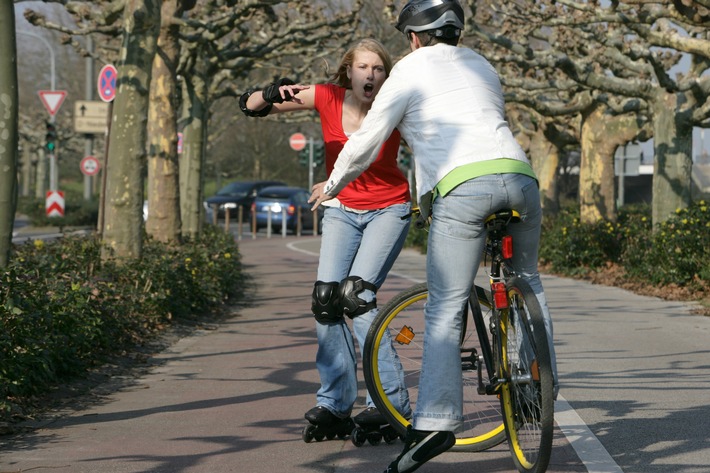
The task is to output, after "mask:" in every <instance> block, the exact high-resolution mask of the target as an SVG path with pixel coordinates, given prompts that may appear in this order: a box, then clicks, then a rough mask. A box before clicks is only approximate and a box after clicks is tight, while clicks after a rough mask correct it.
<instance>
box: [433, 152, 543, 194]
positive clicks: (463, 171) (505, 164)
mask: <svg viewBox="0 0 710 473" xmlns="http://www.w3.org/2000/svg"><path fill="white" fill-rule="evenodd" d="M488 174H525V175H526V176H530V177H532V178H533V179H537V176H535V172H534V171H533V169H532V167H531V166H530V165H529V164H528V163H526V162H523V161H518V160H517V159H509V158H502V159H491V160H488V161H481V162H477V163H471V164H466V165H464V166H459V167H457V168H456V169H454V170H453V171H451V172H450V173H448V174H447V175H446V176H444V178H443V179H442V180H440V181H439V183H438V184H437V185H436V187H435V188H434V194H435V195H441V196H445V195H446V194H448V193H449V192H451V191H452V190H453V189H454V188H455V187H456V186H458V185H459V184H461V183H462V182H466V181H468V180H470V179H473V178H475V177H481V176H486V175H488Z"/></svg>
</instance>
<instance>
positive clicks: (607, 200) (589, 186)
mask: <svg viewBox="0 0 710 473" xmlns="http://www.w3.org/2000/svg"><path fill="white" fill-rule="evenodd" d="M641 132H642V125H641V124H639V122H638V117H637V115H636V114H628V115H612V114H611V113H609V111H608V110H607V109H606V107H604V106H602V105H598V106H596V107H594V108H593V109H592V110H591V112H590V113H587V114H585V117H584V121H583V123H582V138H581V146H582V161H581V163H580V167H579V203H580V221H581V222H583V223H595V222H598V221H599V220H608V221H610V222H615V221H616V210H617V209H616V185H615V179H614V153H615V152H616V148H617V147H619V146H621V145H624V144H626V143H628V142H629V141H631V140H634V139H636V138H637V137H638V136H639V134H640V133H641Z"/></svg>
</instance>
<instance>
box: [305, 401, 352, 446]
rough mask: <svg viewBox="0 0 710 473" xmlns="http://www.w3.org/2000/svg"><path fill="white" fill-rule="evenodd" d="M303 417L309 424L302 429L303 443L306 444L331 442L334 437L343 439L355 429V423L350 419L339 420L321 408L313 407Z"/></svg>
mask: <svg viewBox="0 0 710 473" xmlns="http://www.w3.org/2000/svg"><path fill="white" fill-rule="evenodd" d="M304 417H305V418H306V420H307V421H308V422H309V423H308V425H306V426H305V427H304V428H303V434H302V435H303V441H304V442H306V443H310V442H311V441H313V440H315V441H316V442H320V441H321V440H323V439H324V438H325V439H328V440H333V439H334V438H335V437H338V438H339V439H344V438H346V437H347V436H348V435H350V432H352V430H353V429H354V428H355V423H354V422H353V420H352V419H351V418H350V417H346V418H345V419H341V418H340V417H337V416H336V415H335V414H333V413H332V412H330V411H329V410H328V409H326V408H325V407H323V406H316V407H314V408H313V409H311V410H310V411H308V412H306V415H305V416H304Z"/></svg>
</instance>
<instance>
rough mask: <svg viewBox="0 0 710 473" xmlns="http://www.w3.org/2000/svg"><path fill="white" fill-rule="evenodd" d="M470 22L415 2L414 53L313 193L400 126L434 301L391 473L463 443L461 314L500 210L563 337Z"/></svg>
mask: <svg viewBox="0 0 710 473" xmlns="http://www.w3.org/2000/svg"><path fill="white" fill-rule="evenodd" d="M463 27H464V12H463V9H462V7H461V6H460V5H459V3H458V2H457V1H456V0H412V1H410V2H408V3H407V4H406V5H405V6H404V8H403V9H402V11H401V12H400V15H399V21H398V23H397V29H398V30H399V31H401V32H402V33H404V35H405V37H406V38H407V41H408V42H409V46H410V49H411V51H412V52H411V53H410V54H409V55H407V56H406V57H405V58H403V59H402V60H400V61H399V63H397V64H396V65H395V67H394V68H393V69H392V73H391V75H390V77H389V79H388V80H387V82H385V84H384V85H383V86H382V89H381V90H380V93H379V95H378V96H377V98H376V99H375V101H374V103H373V105H372V108H371V110H370V112H369V113H368V115H367V117H366V118H365V120H364V121H363V123H362V126H361V127H360V130H359V131H358V132H357V133H355V134H353V135H352V136H351V137H350V140H349V141H348V143H347V144H346V145H345V147H344V148H343V150H342V152H341V153H340V155H339V157H338V160H337V162H336V164H335V168H334V169H333V172H332V173H331V174H330V176H329V177H328V179H327V180H326V181H325V182H322V183H319V184H316V185H315V186H314V187H313V194H312V196H311V202H314V208H315V207H317V206H318V205H319V204H320V203H321V202H324V201H325V200H328V199H331V198H333V197H334V196H336V195H337V194H338V192H339V191H340V190H341V189H342V188H343V187H344V186H345V185H346V184H347V183H348V182H350V181H351V180H352V179H354V178H355V177H356V176H358V175H359V174H360V173H361V172H363V171H364V170H365V169H367V167H368V165H369V164H370V162H372V161H373V160H374V159H375V157H376V156H377V151H378V150H379V148H380V146H381V145H382V143H383V142H384V140H385V139H386V138H387V137H388V136H389V135H390V133H391V132H392V130H393V129H394V128H395V127H397V129H399V130H400V132H401V133H402V137H403V138H404V139H405V141H406V142H407V144H408V145H409V146H410V147H411V149H412V151H413V153H414V157H415V172H416V180H417V192H418V198H419V203H420V207H421V208H422V211H423V212H424V213H425V214H426V213H429V212H431V217H432V218H431V226H430V229H429V240H428V253H427V283H428V286H429V298H428V302H427V305H426V309H425V320H426V336H425V340H424V354H423V363H422V373H421V376H420V386H419V398H418V401H417V405H416V410H415V413H414V416H413V421H412V423H413V429H412V430H410V432H409V434H408V436H407V439H405V447H404V450H403V452H402V454H401V455H400V456H399V457H398V458H397V460H395V461H394V462H392V464H390V466H389V468H388V469H387V472H389V473H404V472H410V471H414V470H416V469H417V468H419V466H421V465H422V464H423V463H424V462H426V461H427V460H429V459H431V458H433V457H434V456H436V455H438V454H440V453H442V452H444V451H446V450H448V449H449V448H450V447H451V446H452V445H453V444H454V442H455V437H454V434H453V432H455V431H456V430H457V429H459V428H460V426H461V423H462V402H463V401H462V384H461V383H462V379H461V367H460V352H459V341H460V338H459V337H460V332H461V319H462V313H463V308H464V307H465V305H466V301H467V298H468V295H469V291H470V288H471V286H472V285H473V281H474V278H475V276H476V269H477V268H478V266H479V264H480V261H481V257H482V252H483V247H484V244H485V236H486V235H485V227H484V221H485V219H486V217H488V216H489V215H490V214H491V213H493V212H495V211H497V210H501V209H504V208H513V209H515V210H517V211H518V212H519V213H520V217H521V218H520V222H518V223H514V224H511V225H510V226H509V229H508V230H509V233H510V234H511V235H512V236H513V241H514V242H515V248H514V252H513V254H514V257H513V260H512V266H513V267H514V268H515V270H516V272H517V273H518V274H520V275H521V276H522V277H523V278H524V279H525V280H527V281H528V283H529V284H530V286H531V287H532V289H533V291H534V292H535V295H536V297H537V298H538V300H539V302H540V305H541V307H542V309H543V313H544V315H545V325H546V329H547V332H548V338H549V340H550V342H552V321H551V319H550V316H549V311H548V307H547V301H546V299H545V295H544V292H543V288H542V283H541V281H540V276H539V273H538V269H537V259H538V244H539V239H540V226H541V222H542V210H541V206H540V195H539V190H538V185H537V180H536V178H535V174H534V172H533V170H532V167H531V166H530V162H529V160H528V158H527V156H526V155H525V152H524V151H523V149H522V148H521V147H520V145H519V144H518V143H517V141H516V140H515V138H514V137H513V134H512V132H511V131H510V128H509V127H508V124H507V122H506V121H505V118H504V115H505V113H504V105H505V104H504V100H503V92H502V88H501V84H500V80H499V78H498V75H497V73H496V71H495V69H494V68H493V66H492V65H491V64H490V63H489V62H488V61H487V60H486V59H485V58H483V57H482V56H481V55H479V54H477V53H476V52H474V51H472V50H471V49H469V48H466V47H457V44H458V42H459V38H460V35H461V30H462V29H463ZM429 203H431V208H429ZM550 347H551V349H550V350H551V361H552V365H553V373H554V379H555V383H557V372H556V362H555V356H554V349H553V348H552V343H550Z"/></svg>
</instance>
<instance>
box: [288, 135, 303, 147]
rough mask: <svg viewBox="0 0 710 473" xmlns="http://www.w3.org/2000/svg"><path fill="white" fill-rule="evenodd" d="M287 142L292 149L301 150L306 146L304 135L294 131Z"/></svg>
mask: <svg viewBox="0 0 710 473" xmlns="http://www.w3.org/2000/svg"><path fill="white" fill-rule="evenodd" d="M288 144H289V145H290V146H291V149H292V150H294V151H301V150H302V149H303V148H305V147H306V137H305V135H304V134H303V133H294V134H293V135H291V137H290V138H289V139H288Z"/></svg>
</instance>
